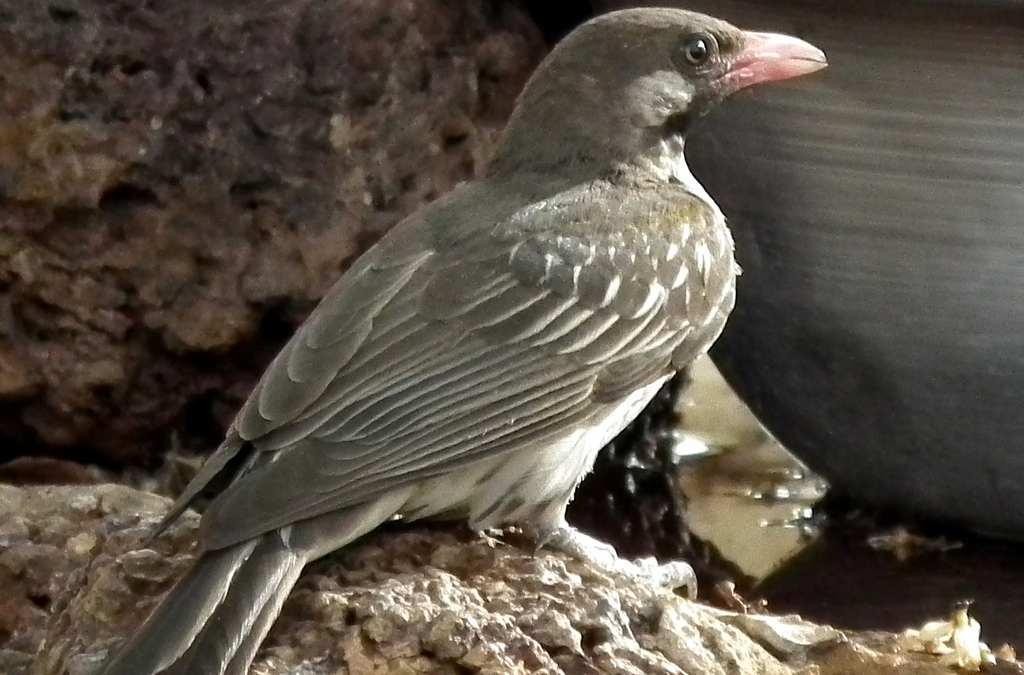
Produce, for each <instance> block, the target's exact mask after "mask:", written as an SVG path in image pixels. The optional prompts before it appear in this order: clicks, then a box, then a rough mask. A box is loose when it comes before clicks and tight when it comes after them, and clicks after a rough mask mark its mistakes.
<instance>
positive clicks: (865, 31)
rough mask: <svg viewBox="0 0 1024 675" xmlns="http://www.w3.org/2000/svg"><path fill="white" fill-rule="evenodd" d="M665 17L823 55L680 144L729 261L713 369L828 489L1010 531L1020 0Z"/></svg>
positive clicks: (1017, 426)
mask: <svg viewBox="0 0 1024 675" xmlns="http://www.w3.org/2000/svg"><path fill="white" fill-rule="evenodd" d="M611 4H612V3H609V6H611ZM614 4H615V5H616V6H624V5H625V3H614ZM630 4H635V3H630ZM677 4H680V5H682V4H684V3H677ZM685 6H686V7H688V8H691V9H696V10H701V11H708V12H713V13H715V14H717V15H720V16H722V17H723V18H725V19H727V20H733V21H736V22H738V23H740V24H741V25H743V26H745V27H756V28H759V29H764V30H777V31H781V32H788V33H792V34H795V35H799V36H801V37H803V38H806V39H808V40H810V41H811V42H813V43H814V44H816V45H818V46H820V47H822V48H823V49H824V50H825V51H826V52H827V53H828V55H829V61H830V63H831V67H830V68H829V69H828V70H827V71H825V72H823V73H822V74H821V75H820V76H817V77H815V78H810V80H809V81H801V82H798V83H794V84H793V85H792V86H791V87H778V88H773V89H772V90H771V91H768V90H767V89H766V90H765V91H762V92H753V93H751V94H750V95H749V98H747V97H737V99H736V100H735V101H733V102H731V103H730V105H728V106H724V107H723V109H722V110H721V111H719V112H717V113H716V114H715V115H714V116H713V117H712V118H711V119H709V120H707V122H706V123H705V124H703V125H701V127H700V128H699V129H698V130H697V132H696V133H695V134H694V137H693V138H692V139H691V142H690V146H689V147H688V152H689V156H690V159H691V166H692V167H693V170H694V173H695V174H696V175H697V176H699V177H700V180H701V181H702V182H703V183H704V184H705V185H706V186H707V188H708V190H709V192H710V193H711V194H712V195H713V196H714V197H715V198H716V199H717V200H718V203H719V204H720V205H721V207H722V209H723V210H724V211H725V212H726V213H727V214H728V216H729V219H730V223H731V225H732V230H733V233H734V235H735V237H736V241H737V255H738V257H739V260H740V263H741V265H742V266H743V268H744V275H743V277H742V278H741V280H740V288H739V300H738V303H737V309H736V311H735V313H734V314H733V316H732V318H731V320H730V322H729V325H728V326H727V328H726V331H725V334H724V335H723V337H722V339H721V340H720V341H719V342H718V344H717V346H716V348H715V349H714V350H713V353H712V354H713V357H714V359H715V361H716V363H717V364H718V365H719V367H720V368H721V369H722V371H723V373H724V374H725V375H726V377H727V379H728V380H729V381H730V382H731V383H732V384H733V386H734V387H736V388H737V390H738V391H739V393H740V394H741V395H742V396H743V398H744V399H745V400H746V401H747V402H748V404H750V405H751V407H752V408H753V409H754V411H755V413H756V414H757V415H758V416H759V417H760V418H761V420H762V421H763V422H764V423H765V424H766V425H767V426H768V427H769V428H770V429H771V431H772V432H773V433H775V434H776V435H777V436H778V437H779V438H780V439H781V440H782V441H783V442H784V443H785V444H786V445H787V446H788V447H789V448H790V449H792V450H793V451H794V452H795V453H797V454H798V455H799V456H800V457H801V458H802V459H804V460H805V461H806V462H807V463H808V464H810V465H811V467H812V468H814V469H815V470H816V471H818V472H820V473H822V474H823V475H825V476H826V477H827V478H828V479H829V480H830V481H831V482H832V484H833V486H834V488H836V489H838V490H840V491H843V492H846V493H849V494H851V495H853V496H855V497H856V498H858V499H862V500H865V501H868V502H871V503H874V504H878V505H882V506H889V507H896V508H898V509H899V510H901V511H903V512H913V513H916V514H922V515H925V516H930V517H939V518H942V519H947V520H952V521H955V522H959V523H962V524H966V525H968V526H970V527H972V528H974V529H977V530H982V531H988V532H995V533H999V534H1002V535H1008V536H1012V537H1020V536H1022V535H1024V478H1022V476H1024V441H1022V438H1024V410H1022V409H1024V303H1022V302H1021V301H1022V298H1024V3H1022V2H1001V3H979V2H943V3H938V2H909V3H891V2H864V3H841V2H796V1H792V2H773V3H761V2H753V1H746V0H721V1H711V0H687V2H686V3H685Z"/></svg>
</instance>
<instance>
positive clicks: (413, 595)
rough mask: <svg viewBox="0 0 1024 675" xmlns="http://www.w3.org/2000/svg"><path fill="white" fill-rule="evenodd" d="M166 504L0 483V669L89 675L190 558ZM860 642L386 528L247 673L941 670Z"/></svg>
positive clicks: (448, 532)
mask: <svg viewBox="0 0 1024 675" xmlns="http://www.w3.org/2000/svg"><path fill="white" fill-rule="evenodd" d="M169 503H170V502H169V501H168V500H166V499H163V498H161V497H156V496H155V495H151V494H148V493H144V492H138V491H135V490H132V489H129V488H125V487H121V486H114V485H100V486H76V487H62V488H13V487H4V486H0V523H3V524H10V523H13V525H6V526H4V527H0V585H2V587H3V588H4V589H5V591H6V592H5V594H4V598H3V600H2V601H0V602H2V604H0V610H2V611H0V667H2V668H4V670H3V672H5V673H12V674H13V673H21V672H29V671H30V672H32V673H34V674H36V675H44V674H50V673H65V672H67V673H75V674H76V675H77V674H81V675H86V674H88V673H91V672H94V671H95V669H96V668H97V667H98V665H99V664H100V663H102V661H103V659H104V658H105V657H106V654H107V652H108V651H109V650H110V649H111V648H113V647H115V646H116V645H117V644H118V643H119V642H120V640H122V639H123V638H124V636H125V635H126V634H127V633H128V632H129V631H131V630H132V629H133V628H134V627H135V626H136V625H137V624H138V621H139V617H140V616H143V615H144V614H145V613H147V612H148V611H150V609H151V608H152V607H153V606H155V604H156V603H157V601H158V600H159V598H160V597H161V595H162V594H163V593H164V592H165V591H166V590H167V589H168V588H169V587H170V585H171V584H172V583H173V581H174V579H175V578H177V577H178V576H179V575H180V574H181V573H182V572H184V570H185V569H186V568H187V567H188V565H189V563H190V561H191V558H192V553H191V544H192V537H193V531H194V529H195V527H196V525H197V522H198V518H196V516H195V514H194V513H191V512H190V513H189V514H186V516H185V518H184V519H183V520H182V521H181V522H180V523H178V524H176V525H175V526H173V527H172V528H171V529H170V530H169V531H168V532H167V533H166V534H164V535H163V536H161V537H159V538H157V539H156V540H155V541H152V542H149V541H146V539H145V538H146V536H147V534H148V532H149V529H150V527H151V526H152V525H153V524H155V523H156V522H157V521H158V519H159V518H160V516H161V515H162V514H163V512H164V511H165V510H166V508H167V507H168V505H169ZM858 640H859V638H852V639H851V638H849V637H848V636H844V635H843V634H841V633H839V632H838V631H836V630H834V629H831V628H828V627H823V626H815V625H813V624H810V623H807V622H804V621H801V620H800V619H799V617H770V616H766V615H759V616H756V617H752V616H743V615H740V614H736V613H733V612H726V611H723V610H719V609H714V608H711V607H707V606H705V605H701V604H695V603H691V602H689V601H687V600H684V599H682V598H680V597H678V596H675V595H673V594H671V593H668V592H666V591H663V590H658V589H654V588H651V587H649V586H647V585H646V584H643V583H639V582H637V581H635V580H633V579H629V578H623V577H610V576H607V575H604V574H602V573H600V572H597V571H595V570H593V569H590V568H588V567H586V566H584V565H582V564H580V563H579V562H577V561H575V560H572V559H569V558H566V557H564V556H562V555H560V554H556V553H551V552H547V551H541V552H540V553H538V554H536V555H535V554H533V553H531V552H530V551H528V550H526V549H523V548H518V547H516V546H514V545H511V544H510V543H505V542H502V541H498V540H495V539H490V538H486V537H480V536H476V535H473V534H471V533H468V532H464V531H461V530H456V529H453V528H449V529H441V528H433V529H425V528H418V529H411V528H399V527H395V528H391V529H389V530H385V531H381V532H378V533H375V534H373V535H371V536H369V537H367V538H366V539H365V540H363V541H361V542H360V543H358V544H355V545H353V546H351V547H349V548H348V549H345V550H344V551H341V552H339V553H337V554H335V555H332V556H329V557H328V558H326V559H324V560H322V561H319V562H317V563H314V564H313V565H311V566H310V567H309V568H308V569H307V570H306V571H305V573H304V574H303V576H302V578H301V579H300V581H299V583H298V585H297V587H296V589H295V591H294V592H293V593H292V595H291V597H290V598H289V599H288V601H287V602H286V603H285V606H284V609H283V612H282V614H281V617H280V619H279V620H278V622H277V623H276V625H275V627H274V629H273V630H272V632H271V634H270V636H269V637H268V638H267V641H266V642H265V643H264V647H263V649H262V650H261V651H260V654H259V656H258V657H257V660H256V662H255V664H254V667H253V671H252V672H253V673H259V674H262V675H276V674H284V673H300V672H301V673H337V674H345V673H350V674H353V675H355V674H363V673H367V674H368V673H409V674H413V673H452V674H455V673H464V672H479V673H491V674H494V675H498V674H501V673H544V674H545V675H560V674H577V673H636V674H637V675H649V674H666V675H667V674H672V675H679V674H683V673H686V674H691V675H697V674H700V675H714V674H716V673H722V674H724V673H729V674H735V675H746V674H754V673H757V674H759V675H772V674H778V675H784V674H788V673H800V674H802V675H810V674H811V673H837V674H838V673H908V672H913V673H921V674H922V675H923V674H924V673H933V672H934V673H939V672H948V670H947V669H945V668H944V667H940V666H939V665H938V662H937V657H933V656H928V655H925V654H906V653H900V651H899V647H898V645H899V641H898V640H897V638H896V636H892V635H872V636H868V637H866V638H865V639H864V640H863V641H862V642H861V641H858ZM33 659H34V663H33V665H32V666H31V669H30V666H29V663H30V661H32V660H33ZM994 672H1005V673H1020V672H1022V671H1021V670H1020V669H1019V667H1017V666H1015V665H1010V664H1005V663H1003V664H1001V665H1000V666H999V667H998V668H997V670H995V671H994Z"/></svg>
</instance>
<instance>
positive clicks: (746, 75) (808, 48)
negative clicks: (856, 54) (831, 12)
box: [718, 31, 828, 94]
mask: <svg viewBox="0 0 1024 675" xmlns="http://www.w3.org/2000/svg"><path fill="white" fill-rule="evenodd" d="M743 37H744V41H743V50H742V51H741V52H740V53H739V54H738V55H737V57H736V59H735V60H734V61H733V63H732V66H731V67H730V68H729V70H728V71H727V72H726V73H725V74H724V75H723V76H722V77H721V78H719V80H718V81H719V83H720V84H721V85H722V88H723V89H724V90H725V93H726V94H731V93H733V92H735V91H739V90H740V89H745V88H746V87H750V86H753V85H755V84H761V83H762V82H776V81H778V80H788V79H789V78H791V77H799V76H800V75H807V74H808V73H813V72H815V71H817V70H821V69H822V68H824V67H825V66H827V65H828V61H827V60H826V58H825V52H823V51H821V50H820V49H818V48H817V47H815V46H814V45H812V44H809V43H807V42H804V41H803V40H798V39H797V38H795V37H790V36H789V35H780V34H778V33H755V32H753V31H745V32H744V33H743Z"/></svg>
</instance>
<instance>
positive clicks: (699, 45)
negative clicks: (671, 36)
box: [686, 38, 708, 65]
mask: <svg viewBox="0 0 1024 675" xmlns="http://www.w3.org/2000/svg"><path fill="white" fill-rule="evenodd" d="M707 58H708V43H707V42H705V41H704V38H695V39H693V40H691V41H690V42H688V43H687V44H686V60H687V61H689V62H690V63H692V64H694V65H699V64H701V63H704V60H705V59H707Z"/></svg>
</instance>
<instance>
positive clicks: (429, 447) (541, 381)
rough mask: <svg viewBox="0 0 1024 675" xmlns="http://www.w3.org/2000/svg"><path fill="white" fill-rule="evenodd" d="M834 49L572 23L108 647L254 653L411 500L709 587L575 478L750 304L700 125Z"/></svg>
mask: <svg viewBox="0 0 1024 675" xmlns="http://www.w3.org/2000/svg"><path fill="white" fill-rule="evenodd" d="M824 66H825V56H824V54H822V52H821V51H819V50H818V49H816V48H815V47H812V46H811V45H809V44H807V43H806V42H803V41H800V40H797V39H795V38H792V37H788V36H783V35H775V34H767V33H753V32H744V31H740V30H738V29H736V28H734V27H733V26H731V25H729V24H727V23H724V22H722V21H719V20H716V19H713V18H710V17H707V16H703V15H699V14H694V13H690V12H685V11H682V10H675V9H652V8H649V9H636V10H624V11H619V12H613V13H609V14H605V15H603V16H599V17H598V18H596V19H593V20H592V21H590V22H588V23H586V24H584V25H582V26H581V27H579V28H577V29H576V30H575V31H573V32H572V33H571V34H570V35H569V36H568V37H566V38H565V39H564V40H563V41H562V42H561V43H559V44H558V45H557V46H556V47H555V48H554V49H553V50H552V52H551V54H550V55H549V56H548V57H547V58H546V59H545V60H544V62H543V63H542V64H541V65H540V66H539V68H538V69H537V71H536V73H535V74H534V75H533V77H532V78H531V79H530V81H529V82H528V83H527V85H526V87H525V89H524V91H523V93H522V94H521V96H520V98H519V100H518V102H517V105H516V108H515V111H514V113H513V115H512V117H511V120H510V121H509V124H508V127H507V129H506V131H505V133H504V136H503V139H502V141H501V143H500V145H499V147H498V149H497V151H496V154H495V157H494V159H493V161H492V162H491V163H490V165H489V167H488V170H487V171H486V173H485V175H483V176H482V177H481V178H479V179H477V180H475V181H472V182H469V183H466V184H464V185H461V186H460V187H458V188H456V189H455V190H454V191H452V192H451V193H449V194H448V195H446V196H444V197H442V198H441V199H439V200H437V201H436V202H434V203H432V204H430V205H428V206H426V207H424V208H423V209H421V210H420V211H418V212H416V213H414V214H412V215H411V216H409V217H408V218H406V219H405V220H403V221H402V222H401V223H399V224H398V225H397V226H395V227H394V228H393V229H392V230H391V231H390V232H389V233H388V234H387V235H386V236H385V237H384V238H383V239H382V240H381V241H380V242H379V243H378V244H377V245H375V246H374V247H373V248H371V249H370V250H369V251H367V252H366V253H365V254H364V255H363V256H362V257H361V258H359V260H358V261H356V263H355V264H354V265H353V266H352V267H351V268H350V269H349V270H348V271H347V272H346V273H345V274H344V275H343V276H342V278H341V279H340V280H339V281H338V282H337V283H336V284H335V286H334V287H333V288H332V289H331V290H330V292H329V293H328V294H327V296H326V297H325V298H324V299H323V301H322V302H321V303H320V305H319V306H318V307H317V308H316V310H315V311H314V312H313V313H312V314H311V315H310V317H309V318H308V319H307V320H306V322H305V323H304V324H303V325H302V326H301V327H300V328H299V329H298V331H297V332H296V334H295V335H294V336H293V337H292V339H291V340H290V341H289V342H288V344H287V345H286V346H285V347H284V348H283V349H282V351H281V352H280V354H278V355H277V357H276V358H275V359H274V361H273V362H272V363H271V364H270V366H269V367H268V369H267V370H266V372H265V373H264V374H263V376H262V378H261V379H260V380H259V383H258V384H257V385H256V387H255V389H254V390H253V392H252V394H251V396H250V397H249V399H248V401H247V402H246V403H245V405H244V406H243V407H242V409H241V411H240V412H239V413H238V416H237V417H236V419H235V421H234V423H233V424H232V426H231V428H230V429H229V430H228V432H227V436H226V438H225V440H224V442H223V444H222V445H221V446H220V448H219V449H218V450H217V452H216V453H215V454H214V455H212V456H211V457H210V458H209V459H208V460H207V462H206V463H205V464H204V466H203V467H202V469H201V470H200V471H199V473H198V475H197V476H196V477H195V479H194V480H193V481H192V483H191V484H190V485H189V486H188V487H187V488H186V490H185V492H184V494H183V495H182V496H181V498H180V499H179V500H178V502H177V504H176V505H175V506H174V508H173V510H172V512H171V513H170V514H169V515H168V518H167V520H166V521H165V523H166V522H169V521H170V520H171V519H173V518H175V517H176V516H177V515H178V514H180V513H181V512H182V511H183V510H184V509H185V508H186V507H187V506H188V505H189V504H190V503H192V501H193V500H194V498H195V497H196V496H197V495H198V494H199V492H200V491H201V490H202V489H203V488H204V486H206V485H207V484H208V483H210V482H211V481H213V480H214V479H217V480H218V481H221V480H223V479H227V481H226V482H227V487H226V488H224V489H223V490H222V491H221V492H220V493H219V494H218V495H217V496H216V497H215V498H214V499H213V501H212V502H211V503H210V505H209V507H208V508H207V509H206V511H205V513H204V515H203V518H202V521H201V525H200V529H199V551H200V555H199V558H198V560H197V561H196V563H195V565H194V567H193V568H192V569H191V571H190V572H188V574H187V575H186V576H185V577H184V578H183V579H182V580H181V581H180V582H179V583H178V584H177V585H176V586H175V587H174V589H173V590H172V591H171V592H170V593H169V595H168V596H167V598H166V599H165V600H164V601H163V603H162V604H161V605H160V606H159V607H158V608H157V609H156V610H155V611H154V612H153V614H152V616H151V617H150V618H149V620H148V621H147V622H146V623H145V624H144V625H143V626H142V627H141V628H140V629H139V630H138V632H137V634H136V635H134V636H133V637H132V638H131V639H130V640H129V641H128V642H127V643H126V645H124V646H123V647H122V648H121V649H120V651H118V652H117V653H116V654H115V655H114V656H113V657H112V658H111V659H110V660H109V661H108V663H107V664H106V666H105V669H104V670H103V671H102V672H104V673H107V674H108V675H111V674H115V673H117V674H124V675H129V674H130V675H144V674H146V673H158V672H159V673H200V674H206V673H214V674H219V673H244V672H246V671H247V670H248V667H249V665H250V663H251V662H252V660H253V658H254V656H255V654H256V650H257V648H258V647H259V645H260V642H261V641H262V640H263V638H264V636H265V635H266V633H267V631H268V630H269V629H270V626H271V624H272V623H273V621H274V619H275V618H276V616H277V614H278V612H279V611H280V608H281V605H282V603H283V602H284V599H285V597H286V596H287V595H288V593H289V591H290V589H291V588H292V586H293V584H294V583H295V581H296V580H297V579H298V576H299V573H300V572H301V570H302V568H303V566H304V565H305V564H306V563H308V562H309V561H311V560H314V559H316V558H319V557H321V556H323V555H325V554H327V553H329V552H331V551H334V550H335V549H338V548H339V547H342V546H344V545H346V544H348V543H349V542H351V541H353V540H354V539H356V538H357V537H359V536H361V535H363V534H365V533H367V532H369V531H370V530H373V529H374V528H376V527H377V526H378V525H379V524H381V523H383V522H384V521H387V520H390V519H393V518H395V517H400V518H402V519H405V520H407V521H412V520H418V519H425V518H456V519H463V520H465V521H467V522H468V523H469V525H470V526H471V527H472V528H475V529H478V530H482V529H485V528H489V527H493V526H499V525H505V524H520V525H522V526H523V527H524V529H526V530H527V531H529V532H533V533H534V534H535V535H536V537H537V541H538V544H544V545H548V546H552V547H554V548H556V549H558V550H561V551H564V552H567V553H569V554H571V555H574V556H578V557H579V558H582V559H584V560H586V561H588V562H590V563H592V564H594V565H598V566H601V567H604V568H610V569H612V570H615V571H617V572H620V573H626V574H635V575H641V576H644V577H646V578H648V579H650V580H652V581H653V582H655V583H659V584H662V585H665V586H670V587H678V586H681V585H688V586H689V587H690V590H691V591H692V590H693V583H694V578H693V572H692V570H691V569H690V568H689V566H688V565H686V564H685V563H682V562H679V563H669V564H666V565H662V566H658V565H656V564H654V563H653V562H650V561H648V563H647V564H645V565H644V564H637V563H632V562H629V561H625V560H621V559H619V558H618V557H617V556H616V555H615V551H614V549H612V548H611V547H610V546H607V545H606V544H603V543H601V542H599V541H597V540H594V539H592V538H590V537H588V536H586V535H584V534H582V533H580V532H578V531H576V530H574V529H573V528H571V527H570V526H569V525H567V524H566V521H565V508H566V504H567V503H568V502H569V500H570V499H571V498H572V495H573V492H574V490H575V488H576V485H577V484H578V483H579V481H580V479H581V478H582V477H583V476H584V475H585V474H586V473H587V472H588V471H589V470H590V467H591V465H592V463H593V461H594V459H595V455H596V453H597V451H598V450H599V449H600V448H601V447H602V446H603V445H604V444H605V443H607V442H608V441H609V440H610V439H611V438H612V437H614V436H615V435H616V434H617V433H618V432H619V431H620V430H621V429H622V428H623V427H624V426H625V425H626V424H627V422H629V421H630V420H631V419H632V418H633V417H634V416H636V415H637V414H638V413H639V412H640V410H641V409H642V408H643V407H644V405H645V404H646V403H647V402H648V400H649V399H650V398H651V397H652V396H653V395H654V393H655V392H656V391H657V389H658V388H659V387H660V386H661V384H662V383H663V382H665V380H666V379H667V378H669V377H671V376H672V374H673V373H675V372H676V371H677V370H679V369H681V368H685V367H686V366H687V365H688V364H689V363H690V362H691V361H692V360H693V359H694V358H695V357H696V356H698V355H699V354H701V353H703V352H705V351H706V350H707V349H708V347H709V346H710V345H711V344H712V342H713V341H714V340H715V338H716V337H717V336H718V334H719V333H720V332H721V330H722V328H723V325H724V324H725V320H726V317H727V316H728V314H729V312H730V310H731V309H732V306H733V299H734V295H735V275H736V272H737V267H736V264H735V262H734V260H733V244H732V238H731V235H730V233H729V230H728V228H727V227H726V224H725V219H724V218H723V216H722V213H721V212H720V211H719V209H718V207H717V206H715V203H714V202H713V201H712V200H711V198H710V197H709V196H708V195H707V193H706V192H705V191H704V190H703V189H702V188H701V186H700V185H699V184H698V183H697V181H696V180H695V179H694V178H693V176H692V175H691V173H690V171H689V170H688V169H687V166H686V162H685V161H684V158H683V142H684V137H685V134H686V131H687V129H688V128H689V126H690V124H691V123H692V122H693V121H694V120H696V119H697V118H699V117H701V116H702V115H704V114H705V113H706V112H707V111H708V110H709V109H711V108H712V107H713V106H714V105H715V104H716V103H718V102H719V101H721V100H722V99H723V98H725V97H726V96H728V95H729V94H731V93H733V92H735V91H737V90H739V89H741V88H743V87H746V86H749V85H753V84H757V83H760V82H766V81H770V80H779V79H784V78H789V77H794V76H797V75H802V74H805V73H810V72H812V71H815V70H818V69H820V68H823V67H824Z"/></svg>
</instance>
